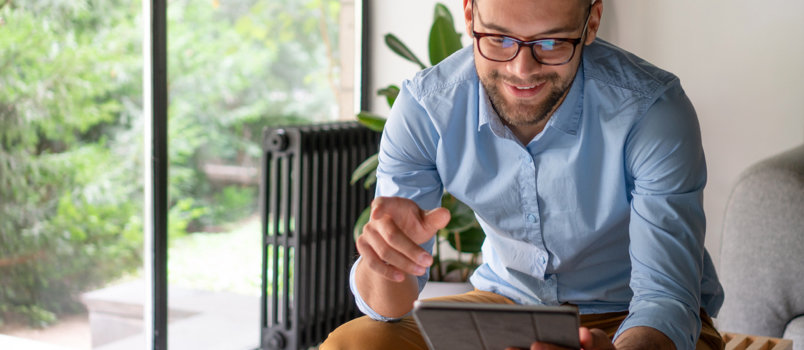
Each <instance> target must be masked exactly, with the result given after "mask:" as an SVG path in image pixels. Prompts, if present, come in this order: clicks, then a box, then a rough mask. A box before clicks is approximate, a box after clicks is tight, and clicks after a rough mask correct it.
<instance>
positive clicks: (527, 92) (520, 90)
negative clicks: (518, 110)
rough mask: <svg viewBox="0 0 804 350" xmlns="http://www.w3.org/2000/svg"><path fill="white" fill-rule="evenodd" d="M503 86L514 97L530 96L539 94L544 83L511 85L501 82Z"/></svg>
mask: <svg viewBox="0 0 804 350" xmlns="http://www.w3.org/2000/svg"><path fill="white" fill-rule="evenodd" d="M503 85H504V86H505V90H506V91H508V93H509V94H510V95H512V96H514V97H516V98H531V97H533V96H536V95H538V94H539V92H541V91H542V89H543V88H544V85H545V83H540V84H535V85H519V84H516V85H512V84H508V83H503Z"/></svg>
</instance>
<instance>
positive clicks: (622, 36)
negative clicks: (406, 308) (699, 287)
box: [369, 0, 804, 262]
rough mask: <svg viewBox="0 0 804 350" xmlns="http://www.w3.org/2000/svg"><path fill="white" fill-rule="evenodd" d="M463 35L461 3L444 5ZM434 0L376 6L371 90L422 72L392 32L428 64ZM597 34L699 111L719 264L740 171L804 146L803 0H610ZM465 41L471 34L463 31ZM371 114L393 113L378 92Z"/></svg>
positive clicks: (710, 236)
mask: <svg viewBox="0 0 804 350" xmlns="http://www.w3.org/2000/svg"><path fill="white" fill-rule="evenodd" d="M443 2H444V3H445V4H446V5H447V7H449V8H450V9H451V10H452V13H453V16H454V17H455V21H456V26H457V27H458V28H457V29H458V30H460V31H461V33H463V17H462V12H461V5H462V4H461V0H445V1H443ZM435 3H436V2H435V1H431V0H415V1H374V2H372V11H371V14H370V15H371V16H372V23H373V25H372V28H371V31H372V36H371V38H370V39H369V40H370V42H371V45H372V48H373V49H372V53H371V55H372V65H373V70H372V79H371V90H372V91H374V90H376V89H377V88H379V87H381V86H385V85H387V84H391V83H393V84H398V83H399V82H401V81H402V80H403V79H405V78H408V77H410V76H412V75H413V74H414V73H415V72H416V71H417V70H418V68H416V67H415V66H414V65H413V64H410V63H408V62H407V61H404V60H402V59H401V58H398V57H397V56H396V55H394V54H393V53H391V52H390V50H388V49H387V48H386V47H385V45H384V44H383V38H382V37H383V35H385V33H388V32H391V33H394V34H396V35H397V36H398V37H400V38H401V39H402V40H403V41H404V42H405V43H406V44H408V46H409V47H410V48H411V49H412V50H413V51H414V52H416V53H417V55H418V56H419V57H420V58H421V59H422V60H425V59H426V57H427V49H426V45H427V42H426V38H427V34H428V32H429V27H430V24H431V21H432V12H433V6H434V4H435ZM604 5H605V6H604V10H603V23H602V28H601V31H600V36H601V37H602V38H604V39H606V40H609V41H611V42H613V43H615V44H617V45H619V46H621V47H623V48H625V49H627V50H629V51H631V52H633V53H635V54H637V55H639V56H641V57H642V58H645V59H647V60H648V61H650V62H652V63H654V64H656V65H657V66H659V67H662V68H664V69H666V70H668V71H670V72H673V73H675V74H676V75H678V76H679V78H680V79H681V82H682V85H683V86H684V88H685V90H686V91H687V94H688V95H689V97H690V99H691V100H692V102H693V104H694V105H695V107H696V109H697V111H698V118H699V120H700V123H701V129H702V133H703V143H704V148H705V151H706V156H707V164H708V167H709V183H708V185H707V189H706V192H705V199H704V205H705V210H706V214H707V218H708V223H707V230H708V233H707V241H706V246H707V248H708V249H709V251H710V253H711V254H712V256H713V258H714V259H715V261H716V262H717V259H718V257H719V250H720V231H721V226H722V222H723V211H724V209H725V206H726V201H727V199H728V195H729V191H730V188H731V187H732V186H733V185H734V182H735V181H736V179H737V176H738V175H739V173H740V172H741V171H743V170H744V169H745V168H747V167H748V166H749V165H751V164H753V163H755V162H756V161H758V160H760V159H762V158H765V157H767V156H770V155H773V154H775V153H778V152H781V151H783V150H786V149H789V148H792V147H794V146H796V145H798V144H801V143H802V142H804V85H802V84H804V41H802V40H804V20H803V19H804V17H802V13H804V1H787V0H770V1H748V0H736V1H726V0H710V1H700V0H673V1H657V0H605V2H604ZM462 38H463V40H464V44H469V43H470V41H469V38H468V37H467V36H466V34H465V33H464V35H463V37H462ZM372 102H373V108H372V109H373V111H375V112H377V113H381V114H384V115H385V114H387V111H388V108H387V107H386V106H385V104H384V103H383V101H382V100H380V99H379V98H376V99H374V100H373V101H372Z"/></svg>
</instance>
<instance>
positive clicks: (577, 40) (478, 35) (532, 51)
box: [472, 0, 594, 66]
mask: <svg viewBox="0 0 804 350" xmlns="http://www.w3.org/2000/svg"><path fill="white" fill-rule="evenodd" d="M593 5H594V2H593V3H592V5H589V10H588V11H587V13H586V21H585V22H584V25H583V32H581V37H579V38H541V39H536V40H522V39H519V38H515V37H512V36H510V35H502V34H492V33H482V32H478V31H475V18H474V17H475V1H474V0H472V35H473V36H474V38H475V43H477V51H478V52H480V55H481V56H483V58H485V59H487V60H489V61H494V62H509V61H512V60H513V59H514V58H516V56H518V55H519V51H520V50H522V46H527V47H529V48H530V54H531V56H533V59H535V60H536V62H539V63H540V64H543V65H545V66H560V65H564V64H567V63H568V62H569V61H572V59H573V58H574V57H575V51H577V47H578V44H580V43H581V42H582V41H583V38H584V37H585V36H586V31H587V29H588V27H589V18H590V17H591V15H592V6H593ZM484 37H494V38H506V39H510V40H511V41H513V42H514V43H516V52H514V54H513V55H512V56H511V57H510V58H508V59H507V60H496V59H493V58H489V57H488V56H486V54H484V53H483V50H482V49H481V48H480V39H481V38H484ZM547 40H552V41H555V42H568V43H570V44H572V54H570V56H569V58H567V60H566V61H564V62H561V63H545V62H542V60H541V59H540V58H539V57H538V56H537V55H536V51H535V49H534V46H536V44H539V43H540V42H544V41H547Z"/></svg>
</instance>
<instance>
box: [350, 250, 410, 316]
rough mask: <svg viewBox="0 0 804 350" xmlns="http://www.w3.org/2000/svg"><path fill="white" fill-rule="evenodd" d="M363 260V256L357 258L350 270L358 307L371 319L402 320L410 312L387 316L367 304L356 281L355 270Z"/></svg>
mask: <svg viewBox="0 0 804 350" xmlns="http://www.w3.org/2000/svg"><path fill="white" fill-rule="evenodd" d="M361 260H363V257H362V256H361V257H359V258H357V260H356V261H355V263H354V265H352V270H351V271H350V272H349V287H350V288H351V289H352V294H354V296H355V303H356V304H357V308H358V309H359V310H360V311H361V312H362V313H364V314H366V315H367V316H368V317H371V319H373V320H377V321H383V322H396V321H399V320H401V319H402V317H405V316H408V315H409V314H410V312H408V313H407V314H405V315H404V316H402V317H385V316H383V315H380V314H378V313H377V311H374V309H372V308H371V307H370V306H368V304H366V301H365V300H363V297H361V296H360V292H358V291H357V284H356V283H355V271H356V270H357V264H359V263H360V261H361Z"/></svg>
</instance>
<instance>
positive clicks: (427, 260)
mask: <svg viewBox="0 0 804 350" xmlns="http://www.w3.org/2000/svg"><path fill="white" fill-rule="evenodd" d="M432 263H433V257H432V256H430V254H422V255H420V256H419V265H423V266H430V264H432Z"/></svg>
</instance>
